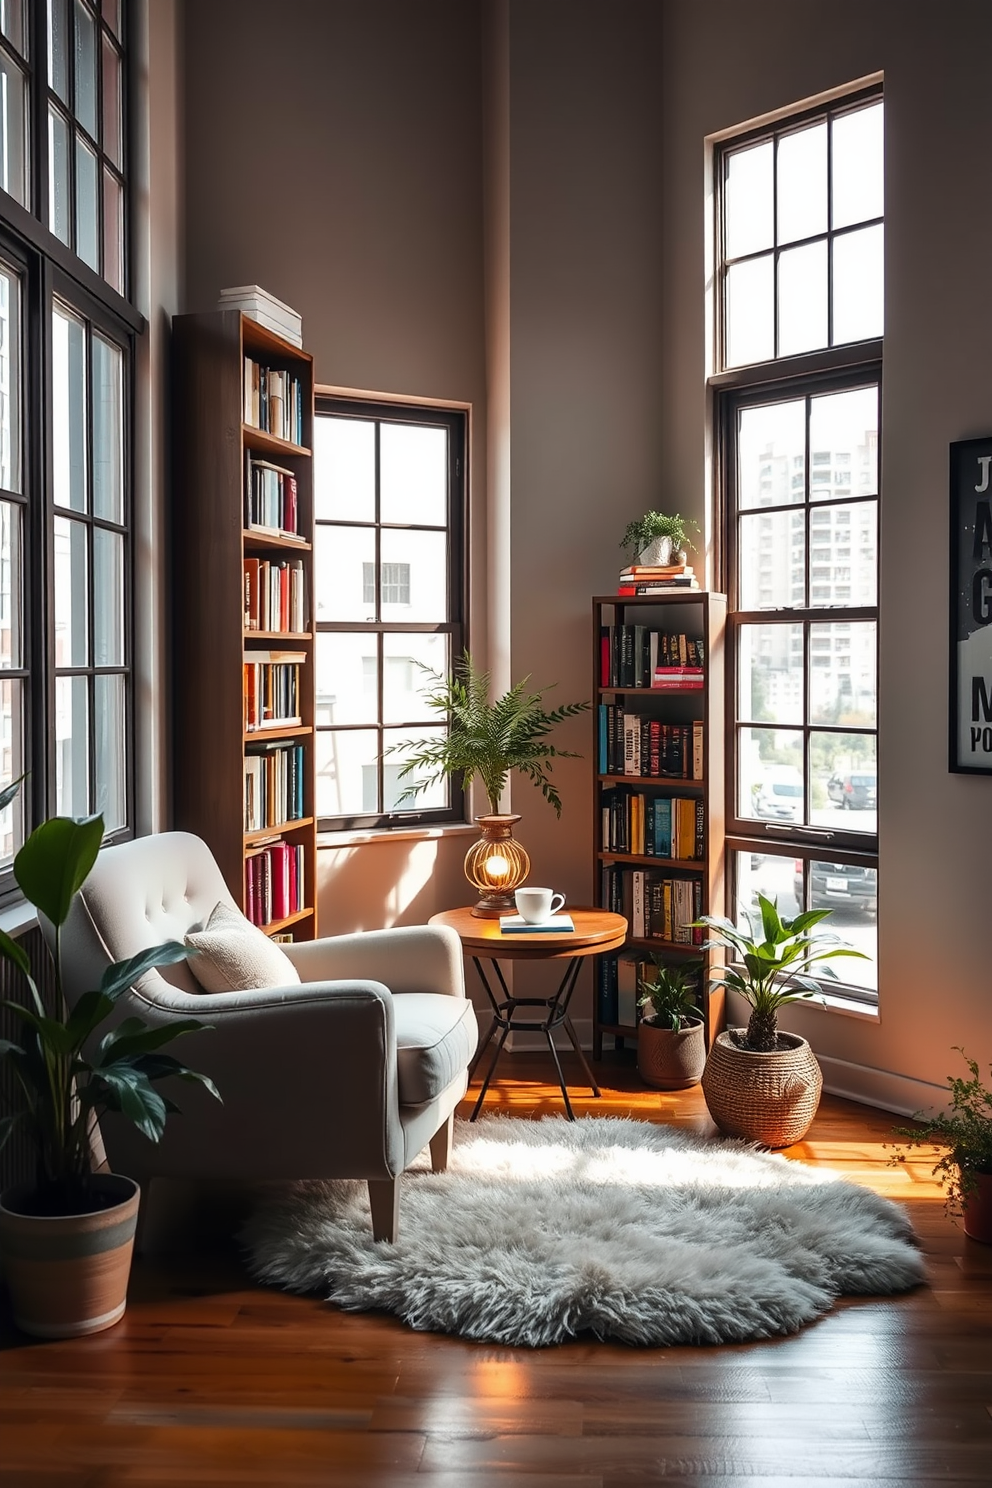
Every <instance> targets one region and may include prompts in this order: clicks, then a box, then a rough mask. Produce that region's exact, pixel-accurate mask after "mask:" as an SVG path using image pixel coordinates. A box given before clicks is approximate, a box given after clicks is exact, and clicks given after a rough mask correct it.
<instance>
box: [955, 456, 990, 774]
mask: <svg viewBox="0 0 992 1488" xmlns="http://www.w3.org/2000/svg"><path fill="white" fill-rule="evenodd" d="M950 640H951V667H950V680H951V687H950V718H949V722H950V730H949V735H950V739H949V742H950V769H951V770H954V771H957V772H960V773H963V774H969V775H992V435H990V436H989V437H988V438H986V439H962V440H959V441H958V442H957V443H955V444H952V445H951V625H950Z"/></svg>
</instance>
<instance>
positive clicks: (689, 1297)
mask: <svg viewBox="0 0 992 1488" xmlns="http://www.w3.org/2000/svg"><path fill="white" fill-rule="evenodd" d="M420 1161H421V1162H422V1161H423V1159H421V1160H420ZM242 1238H243V1240H244V1243H245V1245H246V1248H247V1252H248V1257H249V1265H250V1268H251V1270H252V1272H253V1274H254V1275H255V1276H256V1277H257V1278H259V1279H260V1280H262V1281H266V1282H271V1283H274V1284H276V1285H277V1286H280V1287H284V1288H287V1289H288V1290H290V1291H297V1292H313V1291H318V1292H323V1293H324V1294H325V1295H326V1297H327V1299H328V1301H330V1302H334V1303H336V1305H337V1306H338V1307H342V1308H347V1309H350V1310H352V1311H356V1312H366V1311H371V1310H373V1309H382V1310H385V1311H387V1312H393V1313H395V1314H396V1316H397V1317H399V1318H402V1319H403V1321H404V1322H405V1323H408V1324H409V1326H410V1327H411V1328H417V1329H423V1330H429V1331H435V1332H442V1333H458V1334H460V1335H461V1336H462V1337H464V1338H474V1339H481V1340H485V1341H487V1342H491V1343H500V1344H514V1345H516V1344H524V1345H530V1346H534V1347H539V1346H541V1345H545V1344H553V1343H561V1342H564V1341H565V1340H567V1339H570V1338H574V1337H576V1336H577V1335H579V1334H582V1333H586V1332H588V1333H591V1334H593V1335H595V1336H596V1337H598V1338H610V1339H615V1340H618V1341H621V1342H625V1343H632V1344H671V1343H731V1342H732V1343H739V1342H742V1341H745V1340H748V1339H754V1338H767V1337H770V1336H771V1335H773V1334H779V1333H793V1332H795V1331H796V1330H797V1329H799V1328H801V1327H802V1326H803V1325H804V1324H805V1323H809V1322H811V1321H812V1320H813V1319H814V1318H816V1317H817V1316H818V1315H820V1314H821V1313H823V1312H825V1311H826V1310H827V1309H828V1308H829V1307H830V1306H831V1304H832V1303H833V1301H834V1300H835V1298H837V1297H838V1296H840V1295H842V1294H844V1293H847V1294H854V1293H858V1294H879V1293H883V1292H899V1291H903V1290H905V1289H906V1288H908V1287H912V1286H915V1285H916V1284H917V1283H918V1282H920V1281H922V1279H923V1259H922V1257H921V1254H920V1251H919V1249H918V1248H917V1245H916V1241H915V1238H914V1234H913V1230H912V1227H911V1225H910V1223H909V1220H908V1219H907V1217H906V1215H905V1213H904V1212H903V1210H902V1209H901V1208H899V1207H898V1206H897V1205H895V1204H893V1203H890V1202H889V1200H887V1199H883V1198H879V1197H878V1195H876V1194H874V1193H872V1192H870V1191H869V1190H868V1189H864V1188H858V1187H856V1186H855V1185H854V1184H852V1183H847V1182H845V1181H844V1179H842V1178H841V1177H839V1175H837V1174H835V1173H830V1172H825V1171H824V1170H822V1169H813V1168H807V1167H803V1166H802V1165H801V1164H799V1163H796V1162H790V1161H788V1159H786V1158H784V1157H780V1156H777V1155H774V1154H772V1153H768V1152H761V1151H756V1150H754V1149H752V1148H750V1147H748V1146H747V1145H746V1144H744V1143H741V1142H736V1141H708V1140H706V1139H705V1138H702V1137H697V1136H694V1135H692V1134H690V1133H686V1132H682V1131H679V1130H677V1129H675V1128H672V1127H665V1126H652V1125H649V1124H647V1123H645V1122H640V1121H628V1120H622V1119H615V1118H602V1117H596V1118H589V1119H585V1120H580V1121H576V1122H574V1123H572V1122H568V1121H566V1120H565V1119H564V1118H563V1117H557V1116H554V1117H545V1118H544V1119H543V1120H540V1121H522V1120H517V1119H514V1118H512V1117H505V1116H490V1117H485V1118H483V1119H482V1120H480V1121H478V1122H477V1123H476V1124H475V1125H474V1126H470V1125H469V1124H468V1123H459V1124H458V1125H457V1126H456V1129H455V1141H454V1147H453V1151H452V1158H451V1165H450V1168H449V1170H448V1172H446V1173H437V1174H432V1173H431V1172H430V1171H429V1170H426V1169H422V1168H421V1167H420V1166H419V1165H418V1166H416V1167H414V1168H412V1169H411V1170H410V1171H409V1172H408V1173H407V1174H405V1175H404V1177H403V1179H402V1183H401V1200H400V1226H399V1239H398V1241H397V1243H396V1244H395V1245H388V1244H376V1243H375V1242H374V1241H373V1240H372V1234H371V1229H370V1221H369V1208H368V1197H367V1189H366V1187H365V1184H364V1183H357V1182H344V1181H342V1182H331V1183H301V1184H296V1185H294V1186H293V1187H292V1189H290V1190H289V1191H287V1192H284V1193H283V1194H282V1195H280V1197H279V1198H278V1199H276V1200H275V1201H272V1200H270V1201H269V1202H268V1203H267V1204H266V1206H265V1207H263V1208H261V1209H259V1211H258V1212H257V1213H256V1214H255V1215H254V1216H253V1217H252V1219H251V1220H250V1221H249V1222H248V1225H247V1226H246V1228H245V1231H244V1232H243V1236H242Z"/></svg>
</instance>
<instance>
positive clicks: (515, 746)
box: [386, 651, 589, 917]
mask: <svg viewBox="0 0 992 1488" xmlns="http://www.w3.org/2000/svg"><path fill="white" fill-rule="evenodd" d="M421 670H422V671H423V672H424V673H425V674H426V676H427V678H428V679H429V681H428V687H427V690H426V691H425V693H424V694H423V698H424V701H425V702H426V704H427V706H428V707H429V708H430V709H431V710H432V711H433V712H435V713H436V714H437V715H438V717H439V719H441V720H442V721H443V722H444V723H445V724H446V725H447V727H446V729H445V731H444V732H443V733H439V734H438V735H436V736H435V737H434V738H431V739H422V738H421V739H414V740H401V741H400V742H399V743H397V744H394V745H392V746H391V747H390V748H389V749H388V750H387V751H386V753H387V754H393V753H399V754H401V755H402V756H403V766H402V768H401V769H400V771H399V778H400V779H401V780H404V779H407V778H409V777H410V776H413V775H417V777H418V778H416V779H414V780H412V781H411V783H410V785H409V786H408V787H407V790H406V792H405V794H406V795H407V796H409V797H413V796H416V795H417V794H418V793H419V792H420V791H422V790H424V789H426V787H427V786H429V785H432V784H434V783H435V782H436V781H438V780H442V779H448V778H450V777H451V776H454V775H460V776H461V777H462V783H463V785H464V786H465V787H466V788H467V787H468V786H469V785H471V783H472V781H473V780H475V779H476V778H478V780H479V782H480V783H481V785H482V787H483V789H484V791H485V793H486V797H487V799H488V802H489V811H488V812H486V813H484V814H483V815H481V816H477V817H476V821H477V822H478V824H479V826H480V827H481V828H482V838H481V839H480V841H479V842H476V843H474V844H473V846H472V847H470V848H469V850H468V853H467V854H466V857H465V876H466V877H467V878H468V880H469V882H470V883H471V884H472V885H473V887H474V888H476V889H477V890H478V891H479V893H480V896H481V897H480V899H479V901H478V903H477V904H476V905H475V907H474V909H473V913H474V914H477V915H480V916H483V917H495V916H498V915H500V914H505V913H507V912H508V911H510V910H512V909H513V891H514V890H515V889H517V888H519V887H520V885H521V884H522V883H523V882H524V880H525V878H526V877H527V874H528V872H529V870H530V859H529V857H528V856H527V853H526V852H525V851H524V849H523V848H522V847H521V845H520V843H519V842H517V841H515V840H514V838H513V827H514V825H515V824H516V823H517V822H518V821H519V820H520V817H519V815H514V814H509V813H501V812H500V809H499V806H500V799H501V798H502V795H503V792H504V790H505V789H506V782H507V780H508V779H509V777H510V775H511V773H517V774H520V775H523V776H524V777H525V778H526V779H528V780H529V781H530V782H531V783H532V784H533V785H535V786H536V787H537V789H538V790H539V791H540V792H541V794H542V795H543V796H544V798H545V800H546V801H547V802H548V804H549V805H550V806H552V807H553V808H554V810H555V813H556V815H558V816H561V797H560V796H559V794H558V790H557V788H556V786H555V784H554V781H553V780H552V779H551V768H552V761H553V760H555V759H578V758H579V757H580V756H579V755H577V754H576V753H575V751H574V750H571V749H559V748H558V747H557V746H556V745H554V744H552V743H551V742H550V741H549V739H548V735H549V734H550V733H551V731H552V730H553V729H554V728H555V727H556V726H557V725H558V724H559V723H563V722H564V721H565V719H566V718H574V717H575V716H576V714H578V713H582V712H584V711H585V710H586V709H587V708H588V707H589V703H588V702H583V703H562V704H561V705H560V706H559V707H557V708H546V707H545V706H544V694H545V693H546V692H547V691H548V690H549V689H548V688H546V687H543V688H541V689H539V690H538V691H536V692H533V691H529V690H528V686H527V684H528V683H529V681H530V678H529V677H524V678H522V679H521V680H520V681H519V682H515V683H514V684H513V686H512V687H510V688H508V689H507V691H506V692H504V693H503V695H502V696H501V697H498V698H496V699H495V700H490V693H491V690H492V678H491V676H490V673H489V672H487V671H482V670H480V669H479V668H477V667H476V665H475V663H474V661H473V660H472V657H471V656H470V654H469V653H468V652H467V651H465V652H463V654H462V656H461V659H460V660H459V661H458V662H457V663H456V665H455V667H454V670H453V671H452V673H451V675H450V676H445V675H444V674H442V673H440V672H435V671H433V670H431V668H429V667H424V666H422V667H421Z"/></svg>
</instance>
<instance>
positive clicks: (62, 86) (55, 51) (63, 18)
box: [48, 0, 69, 103]
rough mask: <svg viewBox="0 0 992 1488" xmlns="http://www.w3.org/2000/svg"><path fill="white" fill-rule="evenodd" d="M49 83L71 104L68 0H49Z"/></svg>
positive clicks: (63, 100) (65, 101)
mask: <svg viewBox="0 0 992 1488" xmlns="http://www.w3.org/2000/svg"><path fill="white" fill-rule="evenodd" d="M48 81H49V84H50V86H51V87H52V88H53V89H54V91H55V92H56V93H57V94H58V95H59V97H60V98H61V100H62V102H63V103H68V102H69V14H68V6H67V3H66V0H48Z"/></svg>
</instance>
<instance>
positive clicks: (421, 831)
mask: <svg viewBox="0 0 992 1488" xmlns="http://www.w3.org/2000/svg"><path fill="white" fill-rule="evenodd" d="M478 835H479V829H478V827H476V826H474V825H473V824H472V823H470V822H450V823H446V824H445V825H444V826H440V827H379V828H358V829H357V830H355V831H351V832H318V833H317V851H318V852H320V851H322V850H324V849H327V848H335V847H364V846H366V845H367V844H369V845H370V844H373V843H376V842H379V843H382V842H435V841H437V840H438V839H440V838H442V837H478Z"/></svg>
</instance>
